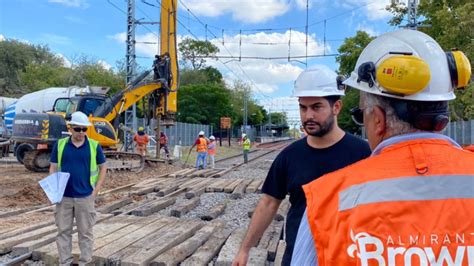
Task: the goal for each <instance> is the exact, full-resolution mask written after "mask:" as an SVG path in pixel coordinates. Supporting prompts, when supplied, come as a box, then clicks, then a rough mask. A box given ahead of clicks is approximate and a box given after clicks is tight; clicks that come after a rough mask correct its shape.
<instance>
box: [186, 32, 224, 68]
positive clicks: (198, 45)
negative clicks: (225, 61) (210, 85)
mask: <svg viewBox="0 0 474 266" xmlns="http://www.w3.org/2000/svg"><path fill="white" fill-rule="evenodd" d="M178 50H179V52H180V53H181V55H182V58H183V61H184V63H185V64H186V63H188V62H189V63H190V64H191V66H192V68H193V69H201V68H202V67H203V66H204V65H205V63H206V59H205V58H209V57H214V56H215V55H216V53H218V52H219V48H217V46H215V45H214V44H212V43H211V42H209V41H199V40H194V39H191V38H186V39H184V40H183V41H182V42H181V43H180V44H179V45H178Z"/></svg>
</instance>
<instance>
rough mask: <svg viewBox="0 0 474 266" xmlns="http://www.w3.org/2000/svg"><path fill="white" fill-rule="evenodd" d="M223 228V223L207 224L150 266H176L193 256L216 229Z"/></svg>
mask: <svg viewBox="0 0 474 266" xmlns="http://www.w3.org/2000/svg"><path fill="white" fill-rule="evenodd" d="M223 227H224V223H223V222H212V223H209V224H208V225H206V226H204V227H203V228H201V229H199V231H197V232H196V234H194V235H193V236H192V237H191V238H189V239H187V240H186V241H184V242H183V243H181V244H179V245H177V246H175V247H173V248H171V249H169V250H168V251H166V252H164V253H162V254H161V255H159V256H158V257H156V258H155V259H154V260H153V261H152V262H151V265H162V266H167V265H178V263H180V262H182V261H183V260H185V259H186V257H188V256H189V255H191V254H193V253H194V251H196V250H197V249H198V248H199V247H200V246H201V245H202V244H203V243H204V242H206V241H207V239H209V237H210V236H211V235H212V234H213V233H214V232H215V231H216V230H217V229H219V228H223Z"/></svg>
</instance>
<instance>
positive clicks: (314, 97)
mask: <svg viewBox="0 0 474 266" xmlns="http://www.w3.org/2000/svg"><path fill="white" fill-rule="evenodd" d="M343 95H344V91H343V90H341V89H340V87H339V86H338V83H337V75H336V73H334V71H332V70H330V69H329V68H327V67H325V66H319V67H317V68H313V69H307V70H305V71H303V72H302V73H301V74H300V75H299V76H298V78H297V79H296V81H295V87H294V91H293V96H294V97H298V102H299V110H300V117H301V123H302V125H303V128H304V130H305V132H306V134H307V136H306V137H305V138H302V139H300V140H298V141H295V142H294V143H292V144H291V145H289V146H288V147H286V148H285V149H284V150H283V151H282V152H281V153H280V154H279V155H278V156H277V158H276V159H275V160H274V161H273V164H272V166H271V168H270V171H269V172H268V175H267V178H266V180H265V183H264V185H263V187H262V192H263V196H262V198H261V200H260V202H259V203H258V205H257V207H256V208H255V211H254V212H253V216H252V221H251V222H250V226H249V229H248V231H247V235H246V237H245V239H244V240H243V242H242V244H241V247H240V250H239V253H238V254H237V256H236V257H235V259H234V262H233V265H245V264H246V263H247V260H248V254H249V250H250V248H252V247H254V246H255V245H256V244H257V242H258V241H259V239H260V238H261V237H262V235H263V233H264V231H265V229H266V228H267V227H268V225H269V224H270V223H271V221H272V220H273V217H274V215H275V213H276V212H277V210H278V207H279V206H280V203H281V201H282V200H283V199H285V197H286V195H287V194H289V195H290V198H289V200H290V203H291V207H290V209H289V211H288V215H287V217H286V230H285V232H286V239H285V240H286V250H285V254H284V256H283V261H282V265H289V264H290V261H291V254H292V252H293V246H294V241H295V239H296V233H297V231H298V226H299V224H300V220H301V218H302V216H303V212H304V210H305V207H306V200H305V197H304V193H303V190H302V188H301V186H302V185H304V184H306V183H308V182H311V181H312V180H315V179H317V178H318V177H320V176H322V175H324V174H326V173H329V172H332V171H335V170H337V169H340V168H343V167H345V166H347V165H350V164H352V163H354V162H357V161H359V160H361V159H364V158H366V157H368V156H369V155H370V149H369V146H368V144H367V142H366V141H364V140H362V139H359V138H357V137H355V136H353V135H351V134H349V133H346V132H344V131H343V130H342V129H341V128H339V126H338V123H337V116H338V115H339V113H340V111H341V108H342V101H341V100H340V98H341V96H343Z"/></svg>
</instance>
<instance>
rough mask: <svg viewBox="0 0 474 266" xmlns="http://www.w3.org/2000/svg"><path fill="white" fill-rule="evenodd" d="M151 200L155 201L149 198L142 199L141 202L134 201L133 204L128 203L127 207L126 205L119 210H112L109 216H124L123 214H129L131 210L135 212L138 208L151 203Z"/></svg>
mask: <svg viewBox="0 0 474 266" xmlns="http://www.w3.org/2000/svg"><path fill="white" fill-rule="evenodd" d="M153 200H155V199H153V198H149V199H143V200H141V201H135V202H132V203H130V204H129V205H126V206H124V207H122V208H120V209H117V210H113V211H112V212H111V214H113V215H125V214H127V213H129V212H131V211H132V210H135V209H136V208H138V207H139V206H144V205H146V204H148V203H150V202H152V201H153Z"/></svg>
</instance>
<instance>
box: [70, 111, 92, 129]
mask: <svg viewBox="0 0 474 266" xmlns="http://www.w3.org/2000/svg"><path fill="white" fill-rule="evenodd" d="M68 124H69V125H76V126H85V127H88V126H90V125H91V122H89V119H88V118H87V115H85V114H84V113H83V112H79V111H78V112H74V113H72V115H71V121H69V122H68Z"/></svg>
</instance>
